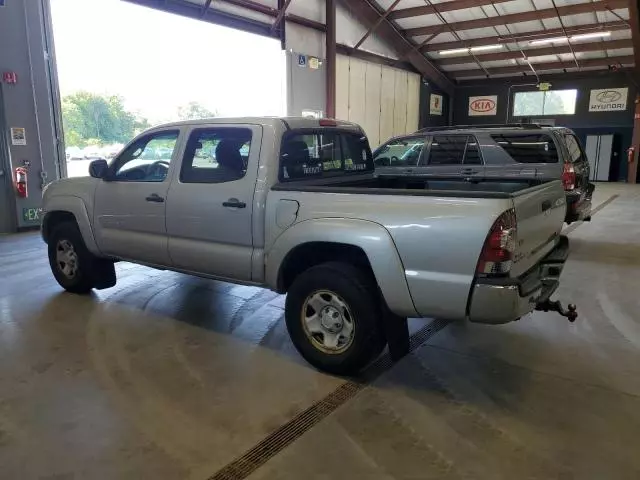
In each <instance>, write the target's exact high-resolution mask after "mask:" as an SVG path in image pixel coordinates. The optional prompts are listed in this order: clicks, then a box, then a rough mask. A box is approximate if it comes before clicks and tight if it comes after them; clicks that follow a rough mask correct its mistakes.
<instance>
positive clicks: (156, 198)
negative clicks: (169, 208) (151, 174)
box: [145, 193, 164, 203]
mask: <svg viewBox="0 0 640 480" xmlns="http://www.w3.org/2000/svg"><path fill="white" fill-rule="evenodd" d="M145 200H146V201H147V202H156V203H163V202H164V198H163V197H161V196H160V195H158V194H157V193H152V194H151V195H149V196H148V197H147V198H145Z"/></svg>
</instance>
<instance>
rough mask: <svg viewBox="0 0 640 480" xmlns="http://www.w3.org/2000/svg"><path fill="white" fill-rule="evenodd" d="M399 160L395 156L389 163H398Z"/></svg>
mask: <svg viewBox="0 0 640 480" xmlns="http://www.w3.org/2000/svg"><path fill="white" fill-rule="evenodd" d="M399 161H400V159H399V158H398V157H396V156H393V157H391V163H398V162H399Z"/></svg>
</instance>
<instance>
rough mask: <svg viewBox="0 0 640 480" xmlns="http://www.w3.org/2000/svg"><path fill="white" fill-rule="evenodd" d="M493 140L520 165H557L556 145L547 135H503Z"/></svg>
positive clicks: (496, 135) (492, 136) (493, 136)
mask: <svg viewBox="0 0 640 480" xmlns="http://www.w3.org/2000/svg"><path fill="white" fill-rule="evenodd" d="M491 138H493V140H494V141H495V142H496V143H497V144H498V145H499V146H500V147H502V148H503V150H505V151H506V152H507V153H508V154H509V155H511V158H513V159H514V160H515V161H516V162H518V163H557V162H558V151H557V149H556V144H555V143H554V141H553V138H551V137H550V136H549V135H547V134H534V135H527V134H524V135H523V134H517V133H503V134H495V135H491Z"/></svg>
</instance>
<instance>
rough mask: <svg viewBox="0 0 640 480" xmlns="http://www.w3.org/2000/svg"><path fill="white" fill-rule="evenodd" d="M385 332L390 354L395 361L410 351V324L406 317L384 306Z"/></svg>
mask: <svg viewBox="0 0 640 480" xmlns="http://www.w3.org/2000/svg"><path fill="white" fill-rule="evenodd" d="M383 310H384V316H383V323H384V333H385V337H386V338H387V345H388V346H389V354H390V356H391V359H392V360H393V361H395V362H397V361H398V360H400V359H401V358H403V357H404V356H406V355H407V354H408V353H409V324H408V322H407V318H406V317H399V316H397V315H395V314H393V313H391V312H390V311H389V309H388V308H384V309H383Z"/></svg>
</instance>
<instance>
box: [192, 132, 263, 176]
mask: <svg viewBox="0 0 640 480" xmlns="http://www.w3.org/2000/svg"><path fill="white" fill-rule="evenodd" d="M250 150H251V130H250V129H248V128H242V127H219V128H198V129H196V130H194V131H193V132H192V133H191V135H190V136H189V140H188V141H187V146H186V148H185V152H184V159H183V161H182V167H181V169H180V181H181V182H182V183H225V182H232V181H235V180H240V179H241V178H243V177H244V176H245V174H246V172H247V163H248V160H249V153H250Z"/></svg>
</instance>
